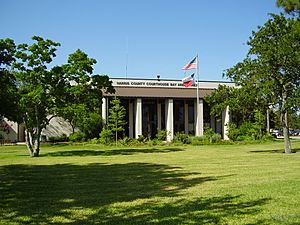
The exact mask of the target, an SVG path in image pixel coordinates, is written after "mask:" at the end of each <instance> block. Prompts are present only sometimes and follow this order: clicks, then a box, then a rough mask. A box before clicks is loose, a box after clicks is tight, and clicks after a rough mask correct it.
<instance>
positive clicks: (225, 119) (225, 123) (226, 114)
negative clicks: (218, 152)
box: [222, 106, 230, 140]
mask: <svg viewBox="0 0 300 225" xmlns="http://www.w3.org/2000/svg"><path fill="white" fill-rule="evenodd" d="M229 122H230V116H229V106H226V108H225V109H224V111H223V112H222V125H223V126H222V127H223V139H224V140H229V137H228V128H229Z"/></svg>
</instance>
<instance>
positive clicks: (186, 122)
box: [184, 101, 189, 134]
mask: <svg viewBox="0 0 300 225" xmlns="http://www.w3.org/2000/svg"><path fill="white" fill-rule="evenodd" d="M184 133H185V134H189V105H188V104H187V102H186V101H184Z"/></svg>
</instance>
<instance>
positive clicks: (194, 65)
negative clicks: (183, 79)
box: [182, 56, 197, 70]
mask: <svg viewBox="0 0 300 225" xmlns="http://www.w3.org/2000/svg"><path fill="white" fill-rule="evenodd" d="M196 59H197V56H196V57H195V58H194V59H193V60H192V61H191V62H189V63H188V64H186V65H185V66H184V67H183V68H182V69H183V70H192V69H196V68H197V60H196Z"/></svg>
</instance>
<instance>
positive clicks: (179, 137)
mask: <svg viewBox="0 0 300 225" xmlns="http://www.w3.org/2000/svg"><path fill="white" fill-rule="evenodd" d="M173 142H174V143H182V144H190V143H191V142H192V140H191V137H190V136H189V135H187V134H184V133H176V134H175V136H174V139H173Z"/></svg>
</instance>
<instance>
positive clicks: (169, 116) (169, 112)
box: [166, 99, 174, 142]
mask: <svg viewBox="0 0 300 225" xmlns="http://www.w3.org/2000/svg"><path fill="white" fill-rule="evenodd" d="M173 121H174V118H173V99H167V100H166V131H167V141H168V142H171V141H172V140H173V138H174V127H173Z"/></svg>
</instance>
